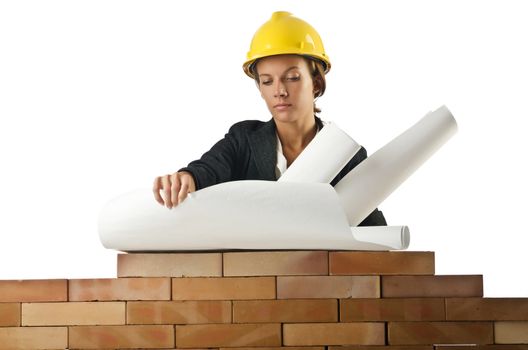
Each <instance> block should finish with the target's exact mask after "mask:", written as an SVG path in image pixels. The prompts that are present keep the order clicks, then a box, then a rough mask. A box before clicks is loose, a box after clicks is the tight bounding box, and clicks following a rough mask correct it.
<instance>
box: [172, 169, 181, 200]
mask: <svg viewBox="0 0 528 350" xmlns="http://www.w3.org/2000/svg"><path fill="white" fill-rule="evenodd" d="M171 182H172V186H171V202H172V204H173V205H174V206H176V205H178V192H179V191H180V187H181V181H180V175H179V174H178V173H174V174H172V175H171Z"/></svg>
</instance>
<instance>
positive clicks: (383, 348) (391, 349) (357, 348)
mask: <svg viewBox="0 0 528 350" xmlns="http://www.w3.org/2000/svg"><path fill="white" fill-rule="evenodd" d="M472 349H473V348H471V349H466V350H472ZM237 350H238V349H237ZM328 350H433V346H432V345H404V346H397V345H396V346H391V345H377V346H372V345H348V346H329V347H328Z"/></svg>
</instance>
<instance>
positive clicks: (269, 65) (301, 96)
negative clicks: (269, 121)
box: [256, 55, 314, 123]
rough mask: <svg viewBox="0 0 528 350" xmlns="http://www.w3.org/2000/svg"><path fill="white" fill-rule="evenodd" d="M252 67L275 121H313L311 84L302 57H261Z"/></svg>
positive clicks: (312, 91)
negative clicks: (254, 69)
mask: <svg viewBox="0 0 528 350" xmlns="http://www.w3.org/2000/svg"><path fill="white" fill-rule="evenodd" d="M256 68H257V70H256V71H257V74H258V76H259V81H260V82H259V90H260V94H261V95H262V98H263V99H264V101H265V102H266V105H267V106H268V109H269V111H270V112H271V115H272V116H273V119H275V121H277V122H286V123H288V122H296V121H302V120H304V118H313V116H314V105H313V102H314V84H313V80H312V76H311V74H310V71H309V68H308V64H307V63H306V60H305V59H304V58H303V57H302V56H298V55H277V56H269V57H265V58H262V59H260V60H259V61H258V62H257V66H256ZM306 120H308V119H306Z"/></svg>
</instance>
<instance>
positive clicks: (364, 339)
mask: <svg viewBox="0 0 528 350" xmlns="http://www.w3.org/2000/svg"><path fill="white" fill-rule="evenodd" d="M283 336H284V341H283V342H284V345H297V346H299V345H347V344H350V345H352V344H358V345H381V344H385V325H384V324H383V323H372V322H370V323H369V322H362V323H359V322H358V323H286V324H284V325H283Z"/></svg>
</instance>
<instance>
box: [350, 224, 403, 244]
mask: <svg viewBox="0 0 528 350" xmlns="http://www.w3.org/2000/svg"><path fill="white" fill-rule="evenodd" d="M350 230H351V231H352V234H353V235H354V238H355V239H356V240H358V241H361V242H369V243H370V244H379V245H382V246H387V247H392V248H391V249H407V248H408V247H409V244H410V242H411V234H410V231H409V227H407V226H356V227H351V228H350Z"/></svg>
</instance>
